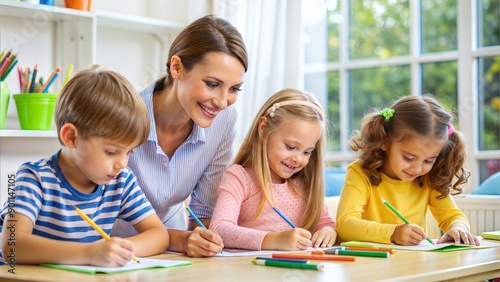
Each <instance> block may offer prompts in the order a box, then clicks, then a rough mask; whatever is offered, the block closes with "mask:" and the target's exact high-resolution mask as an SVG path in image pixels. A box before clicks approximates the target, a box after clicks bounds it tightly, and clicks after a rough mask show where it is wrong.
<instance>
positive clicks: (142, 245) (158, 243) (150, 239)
mask: <svg viewBox="0 0 500 282" xmlns="http://www.w3.org/2000/svg"><path fill="white" fill-rule="evenodd" d="M134 228H135V230H136V231H137V233H138V234H137V235H135V236H132V237H128V238H126V239H127V240H129V241H131V242H132V243H134V246H135V255H136V256H141V257H142V256H152V255H157V254H161V253H164V252H165V251H166V250H167V249H168V246H169V244H170V237H169V235H168V230H167V229H166V228H165V226H163V224H162V223H161V220H160V218H158V215H157V214H156V213H155V214H152V215H150V216H148V217H146V218H145V219H143V220H141V221H140V222H138V223H136V224H135V225H134Z"/></svg>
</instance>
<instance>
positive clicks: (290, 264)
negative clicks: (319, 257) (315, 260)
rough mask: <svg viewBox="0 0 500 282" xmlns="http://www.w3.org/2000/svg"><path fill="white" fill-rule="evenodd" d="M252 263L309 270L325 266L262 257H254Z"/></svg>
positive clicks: (321, 268)
mask: <svg viewBox="0 0 500 282" xmlns="http://www.w3.org/2000/svg"><path fill="white" fill-rule="evenodd" d="M252 263H253V264H256V265H265V266H276V267H284V268H299V269H310V270H323V269H324V268H325V266H324V265H322V264H311V263H296V262H286V261H274V260H264V259H254V260H252Z"/></svg>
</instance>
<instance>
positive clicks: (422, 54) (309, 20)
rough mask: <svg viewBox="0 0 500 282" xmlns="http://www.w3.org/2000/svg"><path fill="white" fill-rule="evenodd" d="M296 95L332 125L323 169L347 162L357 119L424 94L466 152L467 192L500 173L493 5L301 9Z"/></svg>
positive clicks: (311, 1)
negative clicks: (306, 95) (449, 121)
mask: <svg viewBox="0 0 500 282" xmlns="http://www.w3.org/2000/svg"><path fill="white" fill-rule="evenodd" d="M302 3H303V4H302V5H303V8H302V13H303V15H302V18H303V27H304V29H303V35H304V36H303V38H304V42H303V46H304V48H303V50H304V64H303V68H302V70H303V80H304V81H303V86H304V89H305V90H306V91H308V92H311V93H314V94H315V95H317V96H318V98H319V100H320V101H322V102H323V103H324V107H325V109H327V113H328V116H329V118H330V122H331V129H332V130H331V133H330V136H329V146H328V149H329V152H328V154H327V165H329V166H340V167H345V166H346V165H347V164H348V163H349V162H351V161H352V160H354V157H355V156H354V154H352V152H351V151H350V149H349V146H348V140H349V138H350V135H351V132H352V130H354V129H358V128H359V122H360V120H361V118H362V117H363V115H364V113H366V112H367V111H370V110H371V109H373V108H382V107H385V106H387V105H388V104H389V103H390V102H392V101H393V100H394V99H396V98H398V97H401V96H404V95H409V94H412V95H421V94H422V93H431V94H433V95H435V96H437V97H438V98H439V99H440V101H441V102H442V103H443V104H445V106H446V107H448V109H449V110H451V111H452V112H453V113H454V114H455V116H456V119H455V127H456V128H457V129H459V130H460V131H461V132H462V133H463V134H464V136H465V139H466V142H467V145H468V151H467V154H468V158H469V163H468V167H467V168H468V169H469V170H470V171H471V172H472V178H471V179H470V181H469V186H468V187H466V188H465V190H466V192H471V191H472V189H473V188H474V187H477V185H478V184H479V183H480V182H482V181H483V180H484V179H486V178H487V177H488V176H490V175H492V174H493V173H495V172H497V171H500V73H499V71H500V39H499V35H500V22H499V21H498V19H499V18H500V1H498V0H462V1H455V0H426V1H410V0H360V1H348V0H307V1H302Z"/></svg>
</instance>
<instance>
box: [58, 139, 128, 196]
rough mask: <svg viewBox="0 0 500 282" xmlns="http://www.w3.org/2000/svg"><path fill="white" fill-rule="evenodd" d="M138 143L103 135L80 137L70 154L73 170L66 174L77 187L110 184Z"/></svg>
mask: <svg viewBox="0 0 500 282" xmlns="http://www.w3.org/2000/svg"><path fill="white" fill-rule="evenodd" d="M136 145H137V144H130V145H126V144H121V143H119V142H116V141H114V140H110V139H106V138H101V137H91V138H89V139H88V140H82V139H79V140H78V141H77V142H76V145H75V147H74V148H73V149H72V150H71V151H70V156H69V161H70V164H69V165H70V166H71V167H72V168H73V170H72V171H69V173H66V172H65V176H66V178H68V180H69V181H70V183H71V184H72V185H73V186H75V187H76V188H83V189H85V188H87V187H94V186H95V184H99V185H104V184H108V183H109V182H111V180H113V179H115V178H116V176H117V175H118V174H119V173H120V171H121V170H122V169H123V168H125V167H126V166H127V164H128V159H129V157H130V154H131V153H132V149H134V148H135V147H136ZM62 168H63V172H64V167H63V166H62Z"/></svg>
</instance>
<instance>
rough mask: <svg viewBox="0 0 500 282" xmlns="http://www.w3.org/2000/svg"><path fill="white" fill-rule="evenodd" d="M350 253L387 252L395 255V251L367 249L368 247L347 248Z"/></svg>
mask: <svg viewBox="0 0 500 282" xmlns="http://www.w3.org/2000/svg"><path fill="white" fill-rule="evenodd" d="M347 250H349V251H369V252H385V253H390V254H394V249H389V248H367V247H347Z"/></svg>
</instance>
